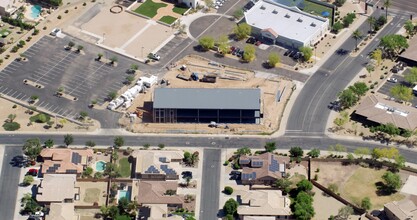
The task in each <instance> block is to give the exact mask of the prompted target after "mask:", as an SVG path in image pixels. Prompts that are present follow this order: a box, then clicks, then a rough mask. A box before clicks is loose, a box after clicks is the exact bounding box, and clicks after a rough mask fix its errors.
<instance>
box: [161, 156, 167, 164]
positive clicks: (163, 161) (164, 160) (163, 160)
mask: <svg viewBox="0 0 417 220" xmlns="http://www.w3.org/2000/svg"><path fill="white" fill-rule="evenodd" d="M159 161H161V162H162V163H166V162H167V158H166V157H160V158H159Z"/></svg>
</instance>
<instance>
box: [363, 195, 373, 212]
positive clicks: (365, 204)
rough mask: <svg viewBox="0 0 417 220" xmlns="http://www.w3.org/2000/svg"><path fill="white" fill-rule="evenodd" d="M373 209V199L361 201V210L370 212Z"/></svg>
mask: <svg viewBox="0 0 417 220" xmlns="http://www.w3.org/2000/svg"><path fill="white" fill-rule="evenodd" d="M371 207H372V203H371V199H370V198H369V197H365V198H363V199H362V201H361V208H363V209H365V210H369V209H371Z"/></svg>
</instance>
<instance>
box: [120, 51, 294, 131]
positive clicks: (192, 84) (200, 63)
mask: <svg viewBox="0 0 417 220" xmlns="http://www.w3.org/2000/svg"><path fill="white" fill-rule="evenodd" d="M183 64H185V65H187V70H186V71H181V70H179V67H180V66H181V65H183ZM176 65H177V66H176V67H175V68H172V69H171V70H170V71H168V73H166V75H165V76H164V79H165V80H168V81H169V82H170V85H169V86H167V87H170V88H260V89H261V98H262V104H261V111H262V112H263V114H264V118H263V120H262V121H261V124H259V125H251V124H228V126H229V129H222V128H209V127H208V125H207V124H191V123H190V124H181V130H178V125H177V124H153V123H150V122H152V107H151V105H150V104H149V103H150V102H151V100H152V93H153V89H150V90H148V91H147V92H146V94H141V95H139V96H138V98H136V100H135V101H134V103H133V105H132V106H131V107H130V108H129V109H128V110H127V112H130V113H133V112H135V111H136V109H137V107H138V108H140V109H141V112H144V113H143V114H139V118H138V119H136V122H135V123H132V124H130V120H129V118H127V117H124V118H122V119H121V120H120V124H122V125H123V126H125V127H127V128H128V130H130V131H133V132H154V133H158V132H180V133H252V134H261V133H270V132H273V131H275V130H277V129H278V126H279V121H280V118H281V114H282V112H283V110H284V107H285V105H286V102H287V100H288V99H289V97H290V95H291V88H292V85H293V84H292V82H291V81H288V80H285V79H282V78H279V77H277V76H275V75H272V74H271V75H269V74H268V75H267V74H265V75H256V76H255V74H254V73H253V72H249V71H246V70H240V69H235V68H231V67H224V68H223V67H216V66H213V65H209V64H208V61H207V60H205V59H202V58H200V57H196V56H192V57H186V58H184V59H183V60H181V61H179V62H178V63H177V64H176ZM192 72H197V73H199V77H200V78H201V77H202V76H203V74H215V75H217V76H218V77H217V82H216V83H203V82H198V81H185V80H182V79H178V78H176V76H177V75H178V74H184V75H185V76H186V77H189V76H190V75H191V73H192ZM222 77H236V78H239V79H240V80H230V79H221V78H222ZM158 86H159V85H158ZM284 88H285V92H284V94H283V96H282V98H281V102H276V94H277V92H278V90H280V91H283V89H284ZM266 106H267V107H266Z"/></svg>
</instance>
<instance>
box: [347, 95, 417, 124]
mask: <svg viewBox="0 0 417 220" xmlns="http://www.w3.org/2000/svg"><path fill="white" fill-rule="evenodd" d="M355 114H357V115H359V116H362V117H364V118H366V120H368V121H372V122H375V123H379V124H387V123H392V124H394V125H395V126H397V127H399V128H402V129H409V130H414V129H415V128H417V109H416V108H413V107H411V106H406V105H403V104H400V103H398V102H395V101H390V100H387V99H383V98H381V97H379V96H377V95H370V96H368V97H366V98H364V99H363V100H362V101H361V103H360V104H359V106H358V107H357V109H356V111H355Z"/></svg>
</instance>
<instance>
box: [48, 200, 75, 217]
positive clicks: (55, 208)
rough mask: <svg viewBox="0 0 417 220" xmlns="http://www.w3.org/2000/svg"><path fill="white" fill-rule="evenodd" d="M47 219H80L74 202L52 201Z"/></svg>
mask: <svg viewBox="0 0 417 220" xmlns="http://www.w3.org/2000/svg"><path fill="white" fill-rule="evenodd" d="M45 220H78V216H77V215H76V214H75V210H74V203H51V205H50V206H49V213H48V215H46V216H45Z"/></svg>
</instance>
